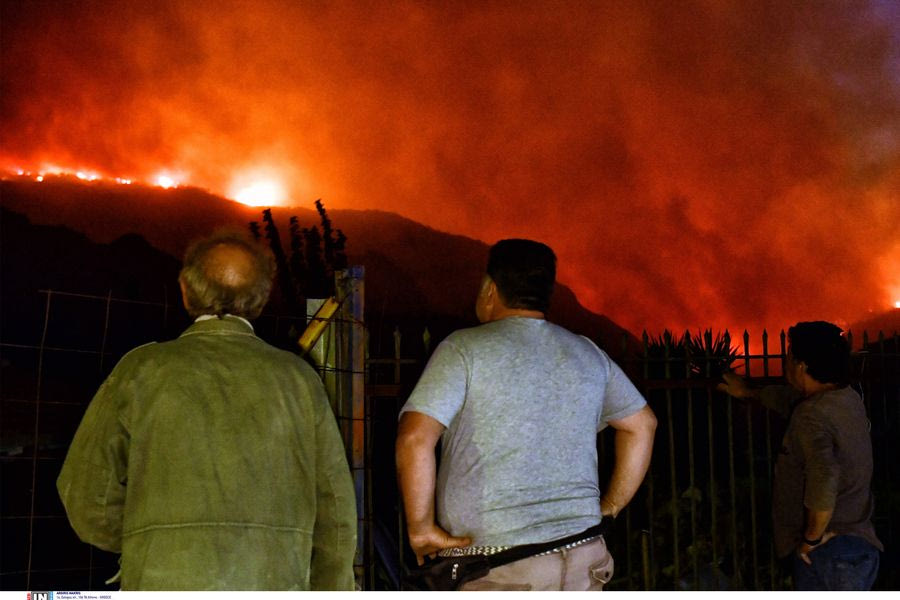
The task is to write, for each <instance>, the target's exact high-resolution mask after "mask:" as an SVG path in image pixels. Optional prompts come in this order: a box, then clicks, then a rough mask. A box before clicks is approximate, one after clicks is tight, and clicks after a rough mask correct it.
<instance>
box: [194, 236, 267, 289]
mask: <svg viewBox="0 0 900 600" xmlns="http://www.w3.org/2000/svg"><path fill="white" fill-rule="evenodd" d="M203 273H204V275H205V276H206V278H207V280H208V281H211V282H216V283H218V284H219V285H222V286H224V287H229V288H240V287H245V286H248V285H250V284H251V283H252V281H253V277H254V275H255V274H256V265H255V264H254V261H253V257H252V256H251V255H250V253H249V252H247V251H246V250H244V249H243V248H241V247H239V246H232V245H230V244H219V245H217V246H214V247H213V248H211V249H210V250H209V252H208V253H207V255H206V257H205V260H204V261H203Z"/></svg>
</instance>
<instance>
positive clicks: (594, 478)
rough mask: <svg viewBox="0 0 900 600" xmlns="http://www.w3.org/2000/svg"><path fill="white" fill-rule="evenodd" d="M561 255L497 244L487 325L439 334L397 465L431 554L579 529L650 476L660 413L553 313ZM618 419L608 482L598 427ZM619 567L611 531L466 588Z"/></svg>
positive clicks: (412, 532)
mask: <svg viewBox="0 0 900 600" xmlns="http://www.w3.org/2000/svg"><path fill="white" fill-rule="evenodd" d="M555 266H556V257H555V256H554V254H553V251H552V250H551V249H550V248H549V247H547V246H545V245H544V244H540V243H538V242H533V241H530V240H503V241H501V242H498V243H497V244H496V245H494V246H493V247H492V248H491V253H490V258H489V262H488V269H487V275H485V277H484V279H483V281H482V285H481V289H480V291H479V294H478V299H477V301H476V313H477V315H478V318H479V320H480V321H481V322H482V323H483V324H482V325H481V326H479V327H475V328H471V329H464V330H460V331H457V332H455V333H453V334H451V335H450V336H449V337H447V339H446V340H444V341H443V342H442V343H441V344H440V345H439V346H438V348H437V349H436V350H435V352H434V355H433V356H432V358H431V360H430V361H429V363H428V366H427V367H426V369H425V372H424V373H423V375H422V378H421V379H420V381H419V382H418V384H417V385H416V388H415V390H414V391H413V393H412V395H411V396H410V398H409V400H408V402H407V403H406V405H405V406H404V407H403V409H402V411H401V418H400V427H399V432H398V439H397V465H398V474H399V480H400V486H401V490H402V492H403V499H404V503H405V508H406V514H407V524H408V530H409V538H410V544H411V546H412V548H413V550H414V551H415V553H416V556H417V558H418V559H419V560H420V561H421V560H422V559H423V557H425V556H428V555H431V554H433V553H435V552H438V551H441V553H442V554H444V555H446V554H448V553H450V554H451V555H452V553H453V552H461V551H459V550H457V551H450V550H448V549H450V548H459V547H462V546H469V545H470V544H471V546H469V547H468V548H467V549H466V551H467V552H475V553H479V552H481V553H488V552H491V551H492V549H494V548H496V547H507V546H518V545H523V544H532V543H541V542H550V541H553V540H556V539H560V538H565V537H568V536H571V535H574V534H578V533H579V532H582V531H584V530H586V529H589V528H590V527H592V526H594V525H596V524H597V523H599V522H600V519H601V513H602V515H605V516H611V517H615V515H616V514H617V513H618V511H619V510H621V508H622V507H624V506H625V505H626V504H627V503H628V502H629V501H630V500H631V497H632V496H633V495H634V493H635V491H636V490H637V488H638V486H639V485H640V483H641V481H642V480H643V477H644V474H645V472H646V470H647V466H648V464H649V461H650V454H651V450H652V445H653V434H654V431H655V427H656V419H655V417H654V416H653V413H652V411H651V410H650V409H649V407H647V405H646V402H645V401H644V399H643V397H642V396H641V395H640V393H639V392H638V391H637V389H635V387H634V385H632V384H631V382H630V381H629V380H628V378H627V377H626V376H625V374H624V373H623V372H622V370H621V369H620V368H619V367H618V366H617V365H616V364H615V363H614V362H613V361H612V360H610V359H609V357H608V356H607V355H606V354H605V353H604V352H603V351H601V350H600V349H599V348H597V346H596V345H594V344H593V342H591V341H590V340H588V339H587V338H585V337H582V336H578V335H575V334H573V333H571V332H569V331H567V330H566V329H563V328H562V327H559V326H557V325H554V324H552V323H549V322H547V321H546V320H545V319H544V314H545V313H546V310H547V308H548V305H549V299H550V294H551V293H552V289H553V285H554V279H555ZM606 425H610V426H612V427H613V428H614V429H615V430H616V462H615V464H614V467H613V475H612V479H611V481H610V483H609V486H608V487H607V489H606V490H605V492H603V493H602V494H601V492H600V487H599V481H598V465H597V448H596V435H597V432H598V431H600V430H601V429H603V428H604V427H605V426H606ZM438 439H442V442H443V443H442V450H441V465H440V471H439V472H437V473H436V470H435V459H434V448H435V446H436V444H437V441H438ZM435 492H436V493H435ZM435 509H436V510H435ZM611 574H612V559H611V557H609V554H608V551H607V550H606V546H605V542H604V541H603V539H602V537H600V538H597V539H587V540H585V541H584V543H583V544H580V545H579V546H577V547H575V548H573V549H571V550H567V551H565V552H555V553H551V554H549V555H544V556H538V557H530V558H527V559H523V560H520V561H517V562H515V563H511V564H509V565H506V566H503V567H499V568H497V569H494V570H493V571H491V573H490V574H489V575H487V576H486V577H484V578H482V579H480V580H476V581H474V582H471V583H469V584H467V585H466V587H465V588H464V589H550V590H552V589H581V590H587V589H600V588H602V585H603V583H605V582H606V581H608V580H609V578H610V576H611Z"/></svg>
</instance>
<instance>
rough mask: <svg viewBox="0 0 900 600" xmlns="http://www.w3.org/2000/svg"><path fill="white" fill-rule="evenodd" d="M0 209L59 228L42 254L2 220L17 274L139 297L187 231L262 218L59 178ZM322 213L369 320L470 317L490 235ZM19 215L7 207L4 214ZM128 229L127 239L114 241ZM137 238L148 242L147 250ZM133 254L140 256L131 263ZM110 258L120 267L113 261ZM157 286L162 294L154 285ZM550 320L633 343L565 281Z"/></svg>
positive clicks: (178, 196) (604, 339)
mask: <svg viewBox="0 0 900 600" xmlns="http://www.w3.org/2000/svg"><path fill="white" fill-rule="evenodd" d="M310 204H312V203H310ZM0 205H2V206H3V207H4V208H5V209H7V210H11V211H14V212H16V213H20V214H21V215H24V216H25V217H27V219H28V221H30V222H31V223H32V224H33V225H32V226H41V227H45V226H46V227H54V228H55V229H52V230H46V229H41V230H40V231H41V233H40V235H37V234H35V235H33V236H32V237H33V238H34V239H35V240H44V241H40V242H38V245H39V246H46V247H47V248H48V250H47V252H35V253H32V252H31V251H27V252H25V251H23V250H22V247H18V249H16V248H14V247H13V246H11V245H10V243H11V242H14V241H17V240H18V243H24V242H22V239H23V238H27V237H28V235H26V233H24V232H25V231H26V230H27V228H28V227H29V225H28V224H26V223H22V222H21V221H15V222H14V223H13V224H12V225H15V226H12V225H11V224H5V225H4V228H5V229H8V230H15V231H17V232H18V233H17V234H16V235H15V236H13V237H12V238H9V239H7V238H6V236H4V240H3V242H2V243H3V261H4V263H5V264H4V271H6V267H7V266H9V265H8V263H13V265H12V267H11V273H12V274H17V273H18V274H21V276H22V277H25V278H26V279H28V280H29V281H32V280H33V281H35V282H37V281H39V282H40V284H39V285H43V286H47V287H62V288H66V289H68V290H71V291H90V292H91V293H106V292H107V289H105V286H106V285H110V286H112V287H117V286H118V287H123V286H124V288H128V289H124V288H123V289H124V291H123V292H122V293H128V294H129V295H133V294H135V293H140V292H141V286H142V285H143V286H144V287H147V286H150V287H153V289H154V290H159V286H160V285H161V283H160V282H165V281H170V282H173V283H174V273H177V268H176V267H175V266H173V265H177V262H171V261H173V260H174V258H173V257H180V256H181V254H182V252H183V251H184V248H185V246H186V245H187V243H188V242H189V241H190V240H191V239H192V238H194V237H197V236H199V235H202V234H204V233H207V232H209V231H211V230H213V229H215V228H218V227H223V226H232V227H239V228H245V227H246V226H247V223H248V222H249V221H252V220H260V217H261V212H260V209H256V208H251V207H247V206H244V205H242V204H238V203H236V202H232V201H229V200H226V199H224V198H220V197H217V196H214V195H212V194H209V193H207V192H205V191H203V190H198V189H194V188H183V189H174V190H162V189H158V188H149V187H143V186H137V185H133V186H122V185H115V184H108V183H102V182H91V183H85V182H80V181H77V180H71V179H66V178H52V179H48V180H47V181H44V182H43V183H36V182H32V181H27V180H6V181H0ZM273 213H274V215H275V219H276V223H277V225H278V227H279V229H280V231H281V233H282V237H283V238H284V239H285V241H286V237H287V229H288V219H289V217H290V216H292V215H296V216H297V217H298V219H299V221H300V223H301V225H302V226H310V225H312V224H314V223H316V222H317V215H316V214H315V212H314V211H313V210H311V209H310V210H306V209H283V208H279V209H275V210H274V211H273ZM329 216H330V217H331V219H332V221H333V223H334V226H335V227H337V228H339V229H341V230H343V232H344V233H345V234H346V235H347V237H348V243H347V254H348V258H349V259H350V262H351V264H361V265H363V266H364V267H365V269H366V319H367V322H368V323H369V326H370V328H372V329H384V328H388V329H393V326H394V325H399V326H400V327H401V329H403V330H409V331H410V332H412V331H413V329H412V328H413V327H415V328H416V329H418V328H419V327H424V326H428V327H429V329H430V331H431V333H432V335H433V337H434V339H440V338H442V337H443V336H444V335H446V334H447V333H449V331H451V330H453V329H455V328H458V327H461V326H467V325H474V324H475V317H474V311H473V305H474V299H475V294H476V292H477V287H478V283H479V280H480V277H481V274H482V271H483V268H484V264H485V261H486V258H487V249H488V246H487V245H486V244H485V243H483V242H480V241H477V240H473V239H471V238H467V237H464V236H459V235H452V234H448V233H444V232H441V231H437V230H435V229H431V228H429V227H426V226H424V225H421V224H419V223H416V222H414V221H411V220H409V219H406V218H403V217H400V216H398V215H395V214H392V213H387V212H382V211H357V210H333V211H332V210H329ZM18 218H19V217H16V216H8V215H6V214H5V215H4V220H6V219H18ZM7 225H9V226H8V227H7ZM20 230H21V231H20ZM32 233H33V232H32ZM128 234H132V236H129V237H126V238H124V240H121V239H120V238H122V237H123V236H126V235H128ZM133 234H137V235H138V236H140V237H141V238H143V239H144V240H146V242H144V246H146V247H144V246H141V244H140V243H139V242H138V241H137V239H135V238H136V236H134V235H133ZM79 235H80V236H81V238H84V237H85V236H86V238H87V239H89V240H90V241H91V242H92V243H94V244H101V245H102V244H110V243H112V242H116V244H115V250H113V251H108V252H107V253H106V254H104V253H103V252H99V251H86V250H85V251H77V252H74V251H73V252H70V251H67V250H66V245H67V244H72V243H74V240H76V238H77V236H79ZM78 239H80V238H78ZM116 240H119V241H116ZM82 242H83V240H82ZM80 244H81V245H83V243H80ZM131 246H134V247H131ZM151 246H152V248H155V249H157V250H159V251H161V253H164V254H165V255H168V256H167V257H162V256H161V257H156V258H153V259H149V258H148V257H147V256H145V255H143V254H146V253H147V252H149V251H148V250H147V248H149V247H151ZM51 249H52V250H51ZM98 252H99V253H98ZM134 252H138V253H143V254H142V255H141V257H140V258H139V257H138V255H134V256H133V260H131V261H129V258H128V257H129V256H131V255H133V253H134ZM54 257H63V262H62V263H57V262H55V261H56V260H57V259H56V258H54ZM138 258H139V259H138ZM111 260H112V261H118V262H117V264H118V265H119V267H124V270H123V268H112V267H111V266H110V263H109V261H111ZM167 261H169V262H168V264H166V262H167ZM130 265H140V271H139V274H137V273H135V272H134V271H129V268H130ZM28 273H31V275H27V274H28ZM76 273H80V274H81V275H78V276H76V275H75V274H76ZM129 273H130V275H129ZM26 275H27V277H26ZM16 277H18V276H16ZM54 278H56V281H55V282H54V281H53V279H54ZM7 279H9V278H8V277H7V273H4V280H7ZM151 281H152V283H151ZM113 283H115V284H116V285H113ZM16 285H18V284H16ZM32 285H34V284H32ZM114 293H119V292H118V291H116V292H114ZM148 293H149V292H148ZM152 293H154V294H156V295H157V296H158V294H159V293H160V292H159V291H154V292H152ZM4 295H6V292H5V291H4ZM550 318H551V320H553V321H555V322H557V323H560V324H562V325H564V326H566V327H569V328H570V329H572V330H574V331H577V332H579V333H583V334H585V335H587V336H589V337H591V338H592V339H595V340H596V341H597V342H598V343H599V344H600V345H601V346H603V347H605V348H607V349H609V350H610V352H611V353H613V354H614V355H616V354H619V352H620V348H621V347H622V344H623V340H627V341H628V344H629V347H632V348H633V347H634V345H635V344H636V343H637V341H636V339H635V338H634V336H632V335H630V334H628V333H627V332H626V331H625V330H624V329H622V328H621V327H619V326H618V325H616V324H615V323H613V322H612V321H611V320H609V319H607V318H606V317H603V316H601V315H597V314H594V313H592V312H590V311H588V310H587V309H585V308H584V307H583V306H581V304H579V302H578V300H577V298H576V297H575V295H574V294H573V293H572V291H571V290H570V289H569V288H567V287H565V286H564V285H559V286H557V291H556V294H555V296H554V300H553V305H552V307H551V312H550Z"/></svg>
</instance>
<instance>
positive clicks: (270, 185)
mask: <svg viewBox="0 0 900 600" xmlns="http://www.w3.org/2000/svg"><path fill="white" fill-rule="evenodd" d="M229 196H230V197H231V198H233V199H235V200H237V201H238V202H240V203H241V204H246V205H247V206H279V205H282V204H284V202H285V200H286V199H287V192H286V191H285V187H284V185H283V184H282V183H281V181H280V180H279V178H278V177H276V176H272V174H271V173H259V172H255V173H252V174H243V175H241V176H238V177H236V178H235V179H234V181H232V184H231V189H230V194H229Z"/></svg>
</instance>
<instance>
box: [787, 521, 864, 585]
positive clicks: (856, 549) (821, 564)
mask: <svg viewBox="0 0 900 600" xmlns="http://www.w3.org/2000/svg"><path fill="white" fill-rule="evenodd" d="M809 559H810V560H811V561H812V565H808V564H806V563H805V562H803V561H802V560H801V559H800V557H799V556H797V555H796V554H795V555H794V589H795V590H802V591H838V590H842V591H849V590H856V591H866V590H871V589H872V585H873V584H874V583H875V577H876V576H877V575H878V563H879V560H880V556H879V553H878V549H877V548H876V547H875V546H873V545H872V544H870V543H869V542H867V541H866V540H864V539H862V538H861V537H857V536H855V535H839V536H837V537H834V538H831V539H830V540H829V541H828V542H827V543H825V544H823V545H822V546H820V547H818V548H816V549H815V550H813V551H812V552H810V553H809Z"/></svg>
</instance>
